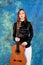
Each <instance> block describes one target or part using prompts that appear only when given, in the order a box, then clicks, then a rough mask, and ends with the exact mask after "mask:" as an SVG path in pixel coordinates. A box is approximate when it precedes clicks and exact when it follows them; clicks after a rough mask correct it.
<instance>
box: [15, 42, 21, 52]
mask: <svg viewBox="0 0 43 65" xmlns="http://www.w3.org/2000/svg"><path fill="white" fill-rule="evenodd" d="M16 52H17V53H19V52H20V49H19V42H16Z"/></svg>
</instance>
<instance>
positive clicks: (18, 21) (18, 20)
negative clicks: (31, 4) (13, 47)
mask: <svg viewBox="0 0 43 65" xmlns="http://www.w3.org/2000/svg"><path fill="white" fill-rule="evenodd" d="M21 10H23V11H24V12H25V10H24V9H19V11H18V17H17V28H18V29H19V27H20V23H21V21H20V18H19V13H20V11H21ZM24 22H25V23H26V22H27V16H26V12H25V20H24Z"/></svg>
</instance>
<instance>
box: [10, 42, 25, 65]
mask: <svg viewBox="0 0 43 65" xmlns="http://www.w3.org/2000/svg"><path fill="white" fill-rule="evenodd" d="M24 51H25V47H24V46H22V45H20V42H16V45H14V46H12V56H11V57H10V64H11V65H26V57H25V55H24Z"/></svg>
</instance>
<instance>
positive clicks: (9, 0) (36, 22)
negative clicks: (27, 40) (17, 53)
mask: <svg viewBox="0 0 43 65" xmlns="http://www.w3.org/2000/svg"><path fill="white" fill-rule="evenodd" d="M20 8H23V9H24V10H25V11H26V14H27V18H28V20H29V21H30V22H32V25H33V30H34V37H33V39H32V41H31V44H32V52H33V53H32V63H31V64H32V65H43V0H0V65H10V62H9V59H10V56H11V54H12V50H11V48H12V45H14V43H15V42H14V41H13V36H12V33H13V23H14V22H16V19H17V12H18V10H19V9H20Z"/></svg>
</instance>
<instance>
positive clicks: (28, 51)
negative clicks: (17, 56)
mask: <svg viewBox="0 0 43 65" xmlns="http://www.w3.org/2000/svg"><path fill="white" fill-rule="evenodd" d="M25 56H26V60H27V63H26V65H31V57H32V47H31V46H30V47H28V48H26V49H25Z"/></svg>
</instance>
